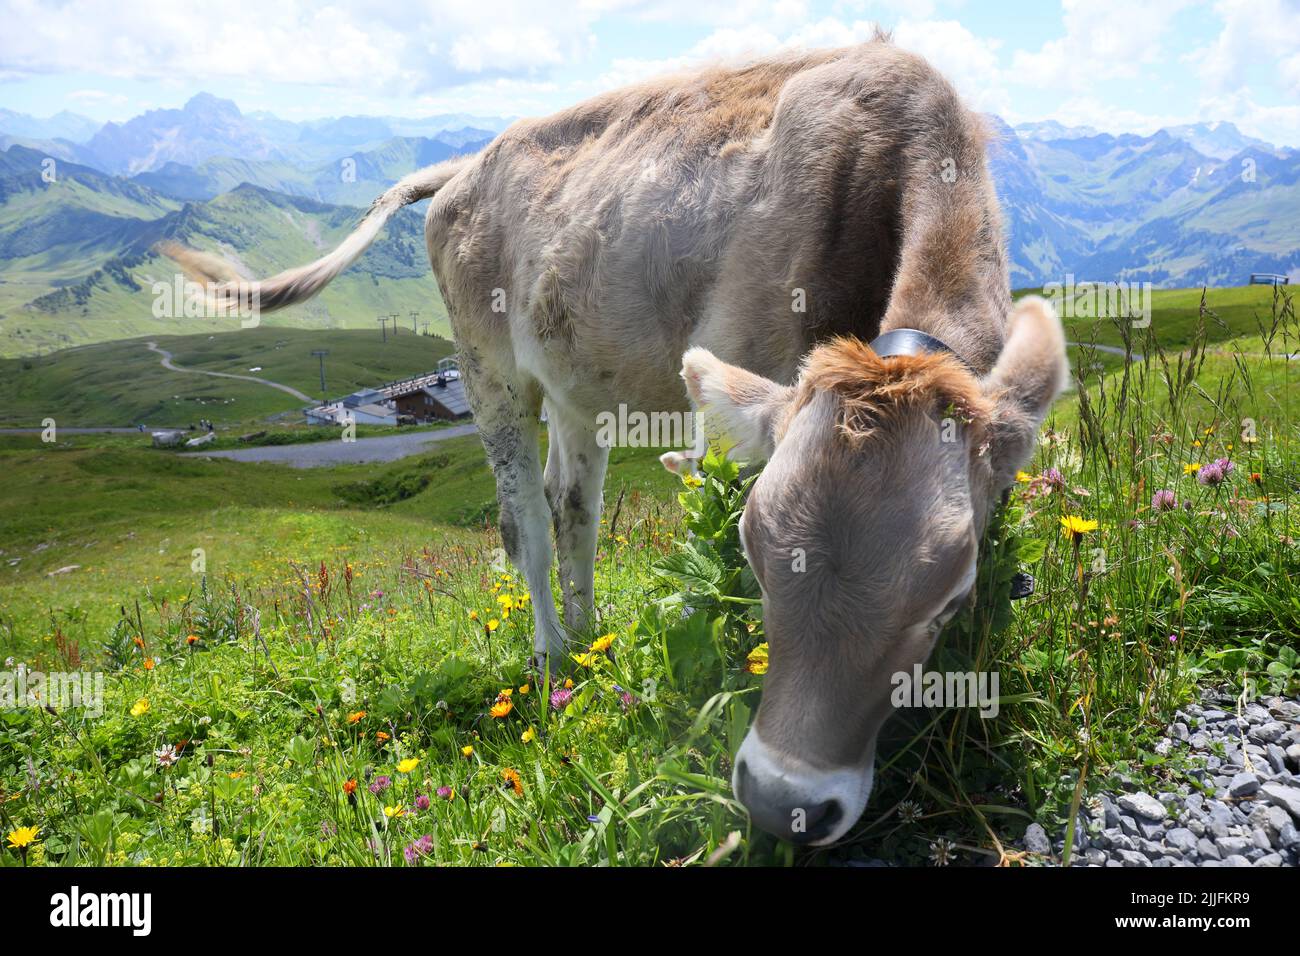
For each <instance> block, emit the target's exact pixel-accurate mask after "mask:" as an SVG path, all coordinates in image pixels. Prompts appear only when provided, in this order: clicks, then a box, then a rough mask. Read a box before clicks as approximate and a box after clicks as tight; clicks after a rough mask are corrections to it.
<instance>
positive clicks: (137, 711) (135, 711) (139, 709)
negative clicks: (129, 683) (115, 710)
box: [131, 697, 149, 717]
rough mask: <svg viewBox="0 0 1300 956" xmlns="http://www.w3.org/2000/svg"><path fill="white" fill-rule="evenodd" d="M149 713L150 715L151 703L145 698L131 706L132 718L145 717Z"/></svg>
mask: <svg viewBox="0 0 1300 956" xmlns="http://www.w3.org/2000/svg"><path fill="white" fill-rule="evenodd" d="M147 713H149V701H147V700H145V699H144V698H143V697H141V698H140V699H139V700H137V701H136V702H135V703H134V704H133V705H132V706H131V716H132V717H143V716H144V715H145V714H147Z"/></svg>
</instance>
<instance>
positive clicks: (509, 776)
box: [501, 767, 524, 797]
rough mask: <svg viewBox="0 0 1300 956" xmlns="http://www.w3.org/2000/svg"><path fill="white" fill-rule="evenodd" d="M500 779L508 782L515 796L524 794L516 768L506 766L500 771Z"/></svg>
mask: <svg viewBox="0 0 1300 956" xmlns="http://www.w3.org/2000/svg"><path fill="white" fill-rule="evenodd" d="M501 779H502V780H504V781H505V782H506V783H508V784H510V786H511V788H512V789H513V790H514V791H515V796H516V797H522V796H523V795H524V782H523V780H521V779H520V777H519V771H518V770H515V769H514V768H513V767H506V769H505V770H502V771H501Z"/></svg>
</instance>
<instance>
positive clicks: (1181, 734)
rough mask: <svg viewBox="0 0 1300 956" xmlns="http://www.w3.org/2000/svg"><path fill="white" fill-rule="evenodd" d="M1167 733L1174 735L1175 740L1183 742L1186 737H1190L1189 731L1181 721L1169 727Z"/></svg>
mask: <svg viewBox="0 0 1300 956" xmlns="http://www.w3.org/2000/svg"><path fill="white" fill-rule="evenodd" d="M1169 732H1170V733H1171V734H1173V735H1174V739H1175V740H1184V741H1185V740H1187V738H1188V737H1190V736H1191V732H1190V730H1189V729H1188V727H1187V725H1186V724H1184V723H1183V722H1182V721H1179V722H1178V723H1176V724H1174V725H1173V726H1172V727H1170V728H1169Z"/></svg>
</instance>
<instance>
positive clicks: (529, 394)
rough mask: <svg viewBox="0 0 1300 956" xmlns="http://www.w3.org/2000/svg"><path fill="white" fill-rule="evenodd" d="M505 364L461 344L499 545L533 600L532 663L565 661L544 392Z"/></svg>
mask: <svg viewBox="0 0 1300 956" xmlns="http://www.w3.org/2000/svg"><path fill="white" fill-rule="evenodd" d="M508 365H509V368H500V367H497V366H495V365H491V364H489V363H488V362H486V361H484V360H483V356H481V355H477V354H473V353H472V352H469V351H468V350H462V355H461V373H462V374H463V375H464V376H465V384H466V387H467V389H468V392H469V397H470V400H471V404H472V406H473V409H474V419H475V422H476V424H477V425H478V431H479V437H480V438H481V439H482V440H483V448H484V449H485V450H486V452H487V458H488V464H490V465H491V466H492V473H493V475H494V476H495V478H496V483H497V502H498V504H499V505H500V510H501V518H500V521H501V544H502V546H503V547H504V548H505V551H506V554H507V555H508V556H509V558H510V561H511V562H512V563H513V564H514V566H515V567H516V568H517V569H519V571H520V572H521V573H522V574H523V576H524V580H525V581H526V582H527V583H528V593H529V595H531V597H532V603H533V620H534V630H533V652H534V654H533V661H534V663H535V664H536V665H537V666H538V667H539V668H544V667H545V666H546V658H548V657H549V658H550V660H551V665H550V666H551V667H552V669H554V668H556V667H558V666H559V662H560V661H561V660H562V659H563V656H564V649H565V640H564V631H563V629H562V628H561V626H560V621H559V616H558V615H557V613H556V610H555V599H554V597H553V596H552V594H551V560H552V554H553V552H552V549H551V509H550V507H549V505H548V504H547V502H546V492H545V490H544V487H543V484H542V465H541V452H540V446H539V440H538V432H539V428H540V424H539V422H538V414H539V412H540V410H541V401H542V392H541V388H540V386H538V384H537V383H536V382H535V381H532V380H531V379H527V378H525V377H523V376H521V375H520V374H519V373H518V371H517V370H516V369H515V368H514V367H513V362H511V363H508Z"/></svg>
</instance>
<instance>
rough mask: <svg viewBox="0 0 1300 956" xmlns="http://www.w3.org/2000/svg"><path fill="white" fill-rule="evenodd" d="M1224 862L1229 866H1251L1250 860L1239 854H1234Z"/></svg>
mask: <svg viewBox="0 0 1300 956" xmlns="http://www.w3.org/2000/svg"><path fill="white" fill-rule="evenodd" d="M1223 862H1224V863H1226V864H1227V865H1228V866H1250V860H1248V859H1246V858H1245V857H1244V856H1242V855H1241V854H1239V853H1234V854H1233V855H1232V856H1230V857H1228V858H1227V859H1226V860H1224V861H1223Z"/></svg>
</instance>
